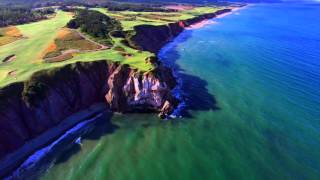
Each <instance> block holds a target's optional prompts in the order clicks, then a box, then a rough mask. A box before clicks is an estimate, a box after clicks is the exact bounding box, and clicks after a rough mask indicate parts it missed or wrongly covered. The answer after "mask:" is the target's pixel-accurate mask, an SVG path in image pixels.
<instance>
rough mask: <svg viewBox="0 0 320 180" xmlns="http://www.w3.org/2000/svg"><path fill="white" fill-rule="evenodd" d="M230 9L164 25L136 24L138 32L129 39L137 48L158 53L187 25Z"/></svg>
mask: <svg viewBox="0 0 320 180" xmlns="http://www.w3.org/2000/svg"><path fill="white" fill-rule="evenodd" d="M230 11H231V9H222V10H219V11H217V12H215V13H208V14H203V15H200V16H198V17H195V18H192V19H187V20H184V21H180V22H177V23H170V24H168V25H162V26H152V25H140V26H136V27H135V28H134V30H135V32H136V33H135V35H134V36H132V37H129V39H130V41H131V43H132V44H134V46H135V47H136V48H139V49H141V50H145V51H150V52H153V53H157V52H159V50H160V49H161V48H162V47H163V46H164V45H165V44H166V43H168V42H169V41H171V40H172V39H173V38H175V37H177V36H178V35H179V34H180V33H181V32H182V31H183V30H184V29H185V28H186V27H188V26H190V25H192V24H195V23H198V22H201V21H203V20H206V19H211V18H214V17H216V16H218V15H220V14H224V13H228V12H230Z"/></svg>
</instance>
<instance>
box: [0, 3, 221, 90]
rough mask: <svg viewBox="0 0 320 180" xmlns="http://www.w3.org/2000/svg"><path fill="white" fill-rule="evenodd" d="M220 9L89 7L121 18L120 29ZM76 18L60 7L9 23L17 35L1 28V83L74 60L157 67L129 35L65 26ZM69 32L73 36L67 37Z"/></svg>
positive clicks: (139, 67)
mask: <svg viewBox="0 0 320 180" xmlns="http://www.w3.org/2000/svg"><path fill="white" fill-rule="evenodd" d="M220 9H222V8H220V7H219V8H217V7H196V8H191V9H187V10H181V11H176V12H133V11H109V10H107V9H105V8H92V9H90V11H96V12H100V13H102V14H104V15H106V16H108V17H111V18H113V19H115V20H117V21H118V22H120V23H121V26H122V27H121V29H122V31H121V32H130V33H135V32H134V31H133V30H134V27H135V26H137V25H154V26H157V25H166V24H169V23H173V22H178V21H180V20H186V19H191V18H194V17H197V16H199V15H201V14H206V13H214V12H216V11H218V10H220ZM73 18H74V14H72V13H70V12H64V11H61V10H57V11H56V14H55V16H53V17H51V18H49V19H47V20H42V21H39V22H34V23H30V24H23V25H17V26H11V27H10V29H13V30H15V31H14V32H16V36H10V35H8V34H6V33H2V34H1V36H0V87H3V86H5V85H8V84H10V83H13V82H17V81H24V80H26V79H28V78H29V77H30V76H31V75H32V74H33V73H35V72H37V71H40V70H43V69H49V68H54V67H61V66H64V65H66V64H71V63H74V62H90V61H96V60H103V59H105V60H111V61H118V62H121V63H123V64H128V65H130V66H131V67H133V68H136V69H138V70H141V71H149V70H152V69H153V65H152V64H150V63H146V60H147V59H148V58H150V57H152V56H155V54H153V53H151V52H147V51H141V50H137V49H134V48H132V47H129V46H128V45H127V44H126V43H123V40H124V39H125V37H121V36H120V37H119V36H112V35H110V34H111V32H108V34H106V35H105V36H102V37H100V36H97V37H94V36H93V35H92V34H91V33H90V32H88V31H82V30H83V26H81V27H80V26H79V27H77V28H79V29H74V30H72V29H68V28H66V25H67V23H68V22H70V20H72V19H73ZM5 28H8V27H5ZM5 28H1V29H0V33H1V32H5V31H7V30H6V29H5ZM65 31H66V32H67V33H66V32H65ZM64 33H65V34H64ZM61 34H63V35H61ZM109 35H110V36H109ZM70 37H71V39H68V38H70ZM106 38H109V39H110V41H111V43H109V44H108V45H105V44H103V43H101V40H103V39H106ZM83 46H86V47H83ZM50 53H51V54H50ZM55 55H56V56H55ZM52 57H53V58H57V59H53V60H52V59H49V61H48V58H52ZM50 60H51V61H50Z"/></svg>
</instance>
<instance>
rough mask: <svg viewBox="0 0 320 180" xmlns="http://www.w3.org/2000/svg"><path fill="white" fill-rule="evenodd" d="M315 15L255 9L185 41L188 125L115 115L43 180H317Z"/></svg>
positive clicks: (179, 62)
mask: <svg viewBox="0 0 320 180" xmlns="http://www.w3.org/2000/svg"><path fill="white" fill-rule="evenodd" d="M319 15H320V6H319V5H315V4H314V5H306V4H292V5H279V4H271V5H265V4H262V5H255V6H250V7H248V8H246V9H243V10H241V11H239V12H236V13H234V14H232V15H229V16H227V17H224V18H222V19H216V20H214V21H216V22H217V23H215V24H212V25H209V26H206V27H204V28H201V29H194V30H188V31H185V32H184V33H183V34H181V36H179V37H178V38H177V39H176V40H175V41H174V42H173V43H171V44H169V45H168V46H167V47H165V48H164V50H163V51H162V52H161V53H160V56H161V57H162V59H163V61H165V62H169V61H170V62H171V63H169V64H175V67H177V66H179V77H180V78H181V79H182V82H183V85H182V89H183V90H184V96H185V97H186V102H187V109H188V112H189V116H185V118H183V119H176V120H171V121H166V122H161V121H159V120H158V118H157V117H156V116H155V115H135V114H134V115H115V116H114V117H113V118H112V123H113V124H114V125H116V126H117V128H115V129H113V130H110V128H108V127H110V125H109V126H108V125H106V124H100V125H99V126H98V128H97V130H96V131H95V132H94V133H93V134H91V135H90V136H89V137H87V138H86V139H85V140H84V142H83V146H82V147H81V149H80V148H74V149H71V150H68V151H66V153H65V155H64V156H63V157H59V160H58V162H57V163H56V164H55V165H54V166H53V167H51V168H50V169H49V170H48V172H47V173H46V174H45V175H43V177H42V178H43V179H113V180H115V179H116V180H118V179H137V180H138V179H139V180H142V179H147V180H150V179H152V180H153V179H155V180H156V179H161V180H162V179H183V180H186V179H319V178H320V151H319V150H320V92H319V91H320V83H319V81H320V59H319V57H320V55H319V54H320V49H319V47H320V43H319V42H320V24H319V23H318V22H317V21H316V20H315V17H317V16H318V17H319Z"/></svg>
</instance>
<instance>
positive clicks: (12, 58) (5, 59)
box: [2, 54, 17, 63]
mask: <svg viewBox="0 0 320 180" xmlns="http://www.w3.org/2000/svg"><path fill="white" fill-rule="evenodd" d="M16 58H17V57H16V55H14V54H12V55H10V56H7V57H6V58H4V59H3V60H2V62H4V63H5V62H11V61H14V60H15V59H16Z"/></svg>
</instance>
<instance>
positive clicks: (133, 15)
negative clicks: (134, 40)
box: [92, 7, 223, 30]
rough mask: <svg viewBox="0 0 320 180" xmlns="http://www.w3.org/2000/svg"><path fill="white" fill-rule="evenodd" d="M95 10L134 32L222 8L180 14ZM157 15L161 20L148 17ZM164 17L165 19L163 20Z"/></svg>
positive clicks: (205, 8) (186, 11)
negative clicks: (137, 27) (141, 27)
mask: <svg viewBox="0 0 320 180" xmlns="http://www.w3.org/2000/svg"><path fill="white" fill-rule="evenodd" d="M92 9H93V10H96V11H99V12H101V13H104V14H106V15H108V16H111V17H114V18H116V19H118V20H120V21H121V24H122V26H123V28H124V30H132V29H133V27H134V26H137V25H143V24H148V25H155V26H157V25H165V24H168V23H170V22H177V21H181V20H186V19H190V18H194V17H196V16H198V15H201V14H206V13H214V12H216V11H218V10H220V9H223V8H222V7H197V8H194V9H190V10H184V11H179V12H171V13H168V12H132V11H121V12H112V11H108V10H106V9H104V8H92ZM148 15H149V16H152V15H156V16H158V17H159V18H156V17H155V18H147V17H146V16H148ZM162 17H163V18H162Z"/></svg>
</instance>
